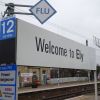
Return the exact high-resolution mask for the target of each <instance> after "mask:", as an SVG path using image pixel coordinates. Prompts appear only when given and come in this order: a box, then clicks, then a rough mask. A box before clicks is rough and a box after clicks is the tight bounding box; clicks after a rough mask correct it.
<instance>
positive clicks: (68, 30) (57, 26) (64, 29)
mask: <svg viewBox="0 0 100 100" xmlns="http://www.w3.org/2000/svg"><path fill="white" fill-rule="evenodd" d="M0 2H1V3H2V4H6V3H5V2H2V1H0ZM15 10H16V11H21V12H25V11H24V10H22V9H19V8H15ZM28 17H30V18H34V17H33V16H28ZM49 25H52V26H54V27H56V28H58V29H61V30H63V31H67V32H69V33H71V34H73V35H77V36H79V37H81V38H84V39H85V40H86V39H88V38H87V37H86V36H84V35H81V33H78V32H75V31H73V30H71V29H68V28H66V27H62V26H60V25H58V24H55V23H51V22H49Z"/></svg>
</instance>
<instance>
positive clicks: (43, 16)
mask: <svg viewBox="0 0 100 100" xmlns="http://www.w3.org/2000/svg"><path fill="white" fill-rule="evenodd" d="M30 11H31V12H32V14H33V15H34V16H35V17H36V18H37V19H38V20H39V22H40V23H41V24H43V23H44V22H46V21H47V20H48V19H49V18H50V17H52V16H53V15H54V14H55V13H56V10H55V9H54V8H53V7H52V6H51V5H50V4H49V3H48V2H47V0H40V1H39V2H38V3H37V4H36V5H34V6H33V7H32V8H31V9H30Z"/></svg>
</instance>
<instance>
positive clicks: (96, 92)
mask: <svg viewBox="0 0 100 100" xmlns="http://www.w3.org/2000/svg"><path fill="white" fill-rule="evenodd" d="M94 83H95V100H98V90H97V72H96V70H95V71H94Z"/></svg>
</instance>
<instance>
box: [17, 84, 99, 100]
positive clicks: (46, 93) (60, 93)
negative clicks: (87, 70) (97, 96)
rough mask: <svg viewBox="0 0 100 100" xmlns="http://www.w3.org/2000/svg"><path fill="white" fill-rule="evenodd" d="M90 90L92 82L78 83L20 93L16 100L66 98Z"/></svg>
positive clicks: (54, 99)
mask: <svg viewBox="0 0 100 100" xmlns="http://www.w3.org/2000/svg"><path fill="white" fill-rule="evenodd" d="M98 91H100V83H98ZM92 92H94V84H93V83H91V84H84V85H83V84H82V85H81V84H80V85H75V86H69V87H68V86H67V87H65V86H64V87H61V88H54V89H48V90H43V91H35V92H28V93H21V94H19V96H18V100H64V99H66V98H72V97H76V96H80V95H84V94H87V93H92Z"/></svg>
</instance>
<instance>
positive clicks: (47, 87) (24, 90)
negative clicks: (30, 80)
mask: <svg viewBox="0 0 100 100" xmlns="http://www.w3.org/2000/svg"><path fill="white" fill-rule="evenodd" d="M97 83H100V81H98V82H97ZM86 84H94V82H88V81H87V82H68V83H60V84H48V85H41V86H38V88H31V87H25V88H19V89H18V94H23V93H28V92H38V91H45V90H52V89H57V88H64V87H65V88H66V87H73V86H79V85H86Z"/></svg>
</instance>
